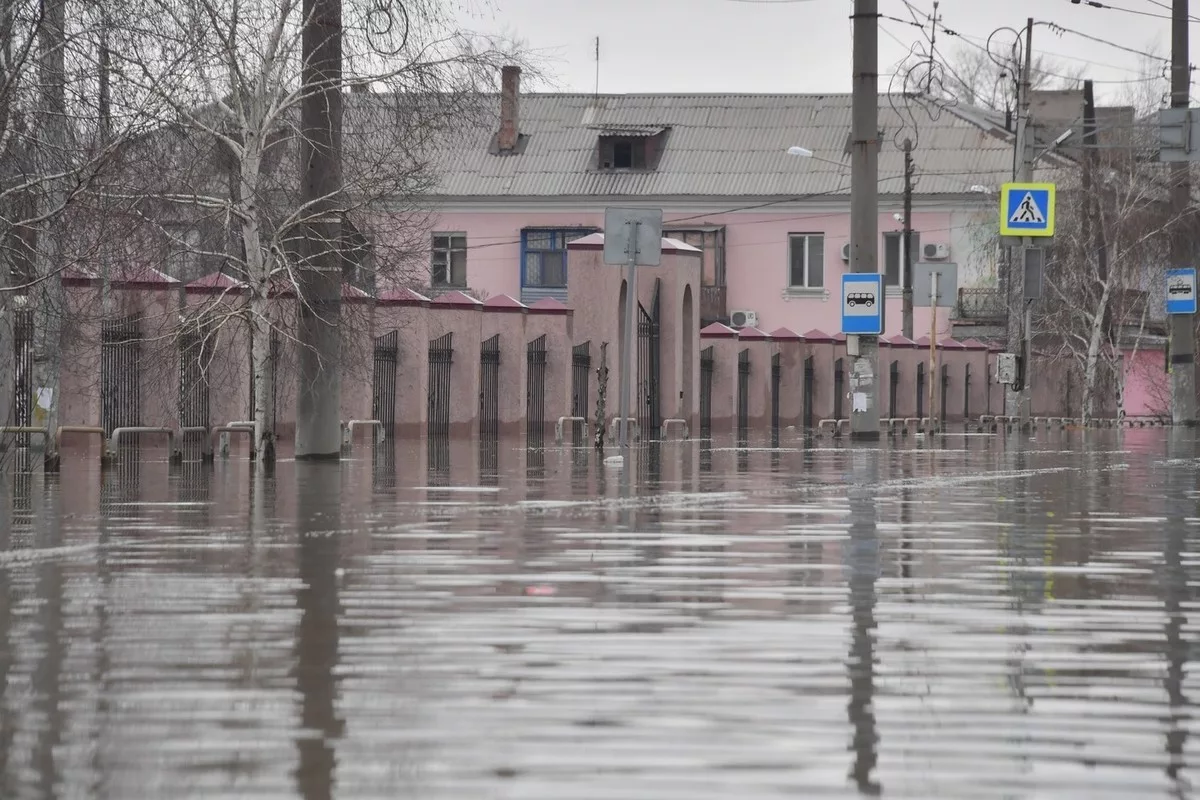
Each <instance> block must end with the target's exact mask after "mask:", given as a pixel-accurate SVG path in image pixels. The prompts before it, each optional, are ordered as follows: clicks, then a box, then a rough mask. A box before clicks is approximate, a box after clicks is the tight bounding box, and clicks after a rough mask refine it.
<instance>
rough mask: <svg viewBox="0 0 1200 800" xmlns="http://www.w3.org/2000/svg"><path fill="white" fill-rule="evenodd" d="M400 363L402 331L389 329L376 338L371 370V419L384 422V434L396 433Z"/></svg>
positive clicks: (392, 436) (393, 434) (392, 434)
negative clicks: (397, 375)
mask: <svg viewBox="0 0 1200 800" xmlns="http://www.w3.org/2000/svg"><path fill="white" fill-rule="evenodd" d="M399 364H400V331H389V332H387V333H385V334H384V335H383V336H380V337H379V338H377V339H376V340H375V368H374V370H372V372H371V419H377V420H379V421H380V422H382V423H383V434H384V436H386V437H388V438H389V439H390V438H394V437H395V435H396V372H397V370H398V368H399Z"/></svg>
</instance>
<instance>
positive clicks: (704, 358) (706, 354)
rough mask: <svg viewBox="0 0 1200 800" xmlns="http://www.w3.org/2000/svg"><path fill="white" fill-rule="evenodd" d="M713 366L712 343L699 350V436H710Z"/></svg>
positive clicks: (709, 437) (704, 437)
mask: <svg viewBox="0 0 1200 800" xmlns="http://www.w3.org/2000/svg"><path fill="white" fill-rule="evenodd" d="M714 366H715V362H714V357H713V348H712V345H709V346H708V347H706V348H704V349H703V350H701V351H700V438H701V439H711V438H712V390H713V367H714Z"/></svg>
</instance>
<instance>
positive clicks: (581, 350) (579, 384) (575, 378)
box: [571, 341, 592, 446]
mask: <svg viewBox="0 0 1200 800" xmlns="http://www.w3.org/2000/svg"><path fill="white" fill-rule="evenodd" d="M591 374H592V343H591V342H590V341H588V342H584V343H583V344H577V345H575V347H574V348H573V349H572V350H571V416H572V417H581V418H583V419H587V418H588V395H589V391H590V389H589V385H588V382H589V380H590V376H591ZM571 435H572V437H573V439H572V441H573V442H574V443H575V445H576V446H578V445H583V444H586V442H585V441H584V440H583V425H581V424H580V423H578V422H572V423H571Z"/></svg>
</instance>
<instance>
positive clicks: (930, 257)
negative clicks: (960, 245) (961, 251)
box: [921, 242, 950, 261]
mask: <svg viewBox="0 0 1200 800" xmlns="http://www.w3.org/2000/svg"><path fill="white" fill-rule="evenodd" d="M921 252H922V253H924V255H925V260H926V261H945V260H946V259H947V258H949V257H950V246H949V245H947V244H942V243H941V242H933V243H930V244H927V245H922V247H921Z"/></svg>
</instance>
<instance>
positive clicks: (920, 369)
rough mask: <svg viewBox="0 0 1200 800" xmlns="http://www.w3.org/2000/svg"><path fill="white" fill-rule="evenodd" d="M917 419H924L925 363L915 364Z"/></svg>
mask: <svg viewBox="0 0 1200 800" xmlns="http://www.w3.org/2000/svg"><path fill="white" fill-rule="evenodd" d="M917 418H918V419H924V418H925V362H924V361H922V362H920V363H918V364H917Z"/></svg>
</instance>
